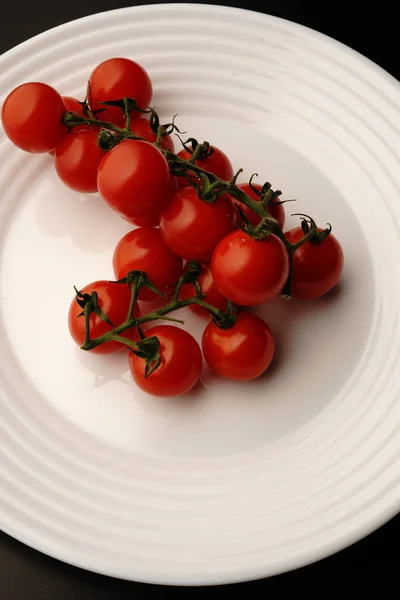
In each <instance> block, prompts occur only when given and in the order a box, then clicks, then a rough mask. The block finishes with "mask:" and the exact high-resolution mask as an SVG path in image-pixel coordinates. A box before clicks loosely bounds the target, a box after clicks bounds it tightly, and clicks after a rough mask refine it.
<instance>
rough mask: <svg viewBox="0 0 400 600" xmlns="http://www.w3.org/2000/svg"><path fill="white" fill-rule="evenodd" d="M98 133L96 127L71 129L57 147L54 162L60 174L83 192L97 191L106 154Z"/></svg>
mask: <svg viewBox="0 0 400 600" xmlns="http://www.w3.org/2000/svg"><path fill="white" fill-rule="evenodd" d="M97 135H98V131H96V130H94V129H78V130H77V131H71V133H70V134H69V135H67V136H65V138H64V139H63V141H62V142H61V144H60V145H59V146H58V148H57V149H56V154H55V161H54V164H55V167H56V171H57V174H58V176H59V177H60V179H61V180H62V181H63V182H64V183H65V185H67V186H68V187H70V188H72V189H73V190H76V191H77V192H81V193H82V194H90V193H94V192H97V171H98V168H99V165H100V163H101V161H102V159H103V158H104V156H105V152H104V151H103V150H101V149H100V148H99V146H98V145H97Z"/></svg>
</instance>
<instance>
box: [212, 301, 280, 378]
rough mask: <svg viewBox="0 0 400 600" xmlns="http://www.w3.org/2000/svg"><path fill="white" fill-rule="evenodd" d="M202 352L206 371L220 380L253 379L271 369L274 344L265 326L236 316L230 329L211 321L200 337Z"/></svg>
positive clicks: (245, 315)
mask: <svg viewBox="0 0 400 600" xmlns="http://www.w3.org/2000/svg"><path fill="white" fill-rule="evenodd" d="M202 349H203V354H204V359H205V361H206V362H207V364H208V365H209V367H210V368H211V369H212V370H213V371H214V372H215V373H216V374H217V375H219V376H220V377H224V378H225V379H234V380H236V381H248V380H250V379H255V378H256V377H258V376H259V375H261V373H263V372H264V371H265V370H266V369H267V368H268V367H269V365H270V363H271V360H272V357H273V355H274V350H275V342H274V338H273V337H272V333H271V330H270V328H269V327H268V325H267V324H266V323H265V322H264V321H263V320H262V319H260V318H259V317H257V316H256V315H252V314H250V313H239V315H238V317H237V319H236V323H235V324H234V325H233V326H232V327H230V328H229V329H220V328H219V327H218V326H217V325H216V324H215V323H214V322H213V321H211V322H210V323H209V324H208V325H207V327H206V329H205V330H204V333H203V339H202Z"/></svg>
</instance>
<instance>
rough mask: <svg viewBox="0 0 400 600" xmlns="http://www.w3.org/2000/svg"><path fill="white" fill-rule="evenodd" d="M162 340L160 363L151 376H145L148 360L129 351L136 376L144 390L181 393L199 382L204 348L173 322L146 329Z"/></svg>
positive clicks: (132, 369)
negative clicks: (172, 323) (202, 349)
mask: <svg viewBox="0 0 400 600" xmlns="http://www.w3.org/2000/svg"><path fill="white" fill-rule="evenodd" d="M153 335H154V336H156V337H157V338H158V339H159V341H160V357H161V364H160V365H159V367H157V369H156V370H155V371H153V373H152V374H151V375H149V377H147V378H145V377H144V369H145V361H144V359H143V358H140V357H138V356H136V355H135V354H133V353H132V352H130V353H129V367H130V369H131V373H132V376H133V379H134V380H135V382H136V383H137V385H138V386H139V387H140V389H142V390H143V391H144V392H147V393H148V394H152V395H153V396H179V395H181V394H185V393H186V392H188V391H189V390H190V389H192V387H193V386H194V385H195V384H196V383H197V380H198V379H199V377H200V373H201V367H202V357H201V350H200V347H199V345H198V343H197V342H196V340H195V339H194V337H192V336H191V335H190V333H188V332H187V331H185V330H184V329H179V328H178V327H174V326H172V325H157V326H156V327H151V328H150V329H148V330H147V331H146V337H151V336H153Z"/></svg>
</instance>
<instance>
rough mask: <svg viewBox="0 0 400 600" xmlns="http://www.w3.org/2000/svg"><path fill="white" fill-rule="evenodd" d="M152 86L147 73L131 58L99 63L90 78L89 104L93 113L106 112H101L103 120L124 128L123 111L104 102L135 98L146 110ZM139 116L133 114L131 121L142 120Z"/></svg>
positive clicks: (111, 59) (133, 112)
mask: <svg viewBox="0 0 400 600" xmlns="http://www.w3.org/2000/svg"><path fill="white" fill-rule="evenodd" d="M152 95H153V87H152V84H151V79H150V77H149V75H148V73H147V71H146V70H145V69H144V68H143V67H141V66H140V65H139V64H138V63H136V62H134V61H133V60H130V59H128V58H109V59H108V60H105V61H104V62H102V63H100V64H99V65H98V66H97V67H96V68H95V69H94V71H93V72H92V74H91V75H90V78H89V101H90V107H91V109H92V110H93V111H95V110H102V109H105V110H104V112H102V113H101V119H102V120H103V121H110V122H111V123H114V124H115V125H121V126H123V125H124V124H125V118H124V115H123V113H122V111H121V109H120V108H118V107H115V106H105V105H104V104H101V102H107V101H109V100H120V99H122V98H125V97H126V98H132V99H134V100H135V101H136V103H137V106H138V107H139V108H141V109H145V108H146V107H147V106H149V104H150V102H151V97H152ZM139 116H140V113H139V112H136V111H132V113H131V118H132V119H135V118H139Z"/></svg>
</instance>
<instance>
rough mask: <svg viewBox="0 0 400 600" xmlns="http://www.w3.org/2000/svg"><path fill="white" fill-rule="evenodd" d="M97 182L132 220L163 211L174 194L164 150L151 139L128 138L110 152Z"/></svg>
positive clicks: (114, 204) (112, 203)
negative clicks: (150, 141) (153, 143)
mask: <svg viewBox="0 0 400 600" xmlns="http://www.w3.org/2000/svg"><path fill="white" fill-rule="evenodd" d="M97 185H98V188H99V192H100V194H101V195H102V196H103V198H104V200H105V201H106V202H107V204H109V205H110V206H111V208H113V209H114V210H116V211H117V212H119V213H121V214H122V215H123V216H124V217H127V218H128V219H139V218H143V217H146V218H148V217H150V216H153V215H156V214H158V213H160V212H161V210H162V209H163V208H164V207H165V206H166V205H167V203H168V202H169V199H170V197H171V176H170V172H169V167H168V163H167V161H166V160H165V158H164V156H163V155H162V154H161V152H160V151H159V150H158V149H157V148H156V147H155V146H153V145H152V144H149V143H148V142H142V141H136V140H126V141H125V142H121V143H120V144H118V146H115V147H114V148H113V149H112V150H110V151H109V152H107V154H106V155H105V156H104V158H103V160H102V161H101V163H100V166H99V170H98V176H97Z"/></svg>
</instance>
